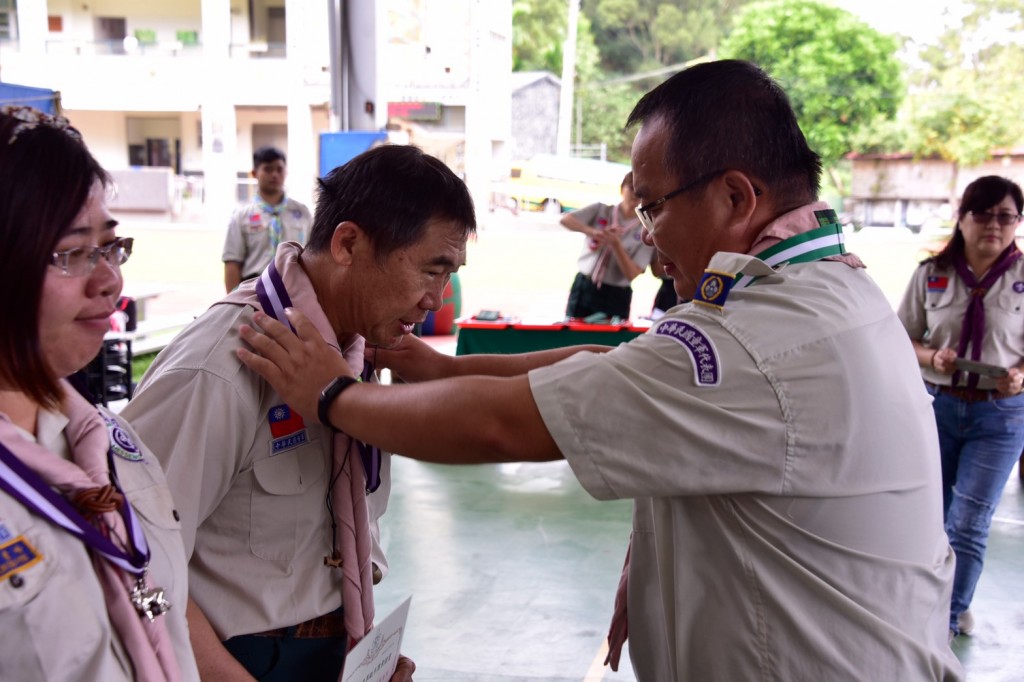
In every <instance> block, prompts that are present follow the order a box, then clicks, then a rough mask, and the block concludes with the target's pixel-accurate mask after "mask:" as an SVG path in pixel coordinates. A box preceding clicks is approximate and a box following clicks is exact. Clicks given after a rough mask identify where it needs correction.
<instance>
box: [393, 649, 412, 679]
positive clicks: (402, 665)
mask: <svg viewBox="0 0 1024 682" xmlns="http://www.w3.org/2000/svg"><path fill="white" fill-rule="evenodd" d="M414 672H416V664H415V663H413V661H412V659H411V658H409V657H408V656H402V655H401V654H399V656H398V665H397V666H396V667H395V672H394V674H393V675H392V676H391V682H412V674H413V673H414Z"/></svg>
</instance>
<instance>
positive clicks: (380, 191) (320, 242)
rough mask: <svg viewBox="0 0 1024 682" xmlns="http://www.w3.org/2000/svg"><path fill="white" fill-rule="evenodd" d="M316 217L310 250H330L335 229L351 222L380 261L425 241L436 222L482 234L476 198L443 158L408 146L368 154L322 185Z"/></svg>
mask: <svg viewBox="0 0 1024 682" xmlns="http://www.w3.org/2000/svg"><path fill="white" fill-rule="evenodd" d="M317 182H318V184H319V188H318V190H317V200H316V214H315V215H314V217H313V229H312V231H311V233H310V236H309V241H308V242H307V244H306V248H307V249H308V250H309V251H312V252H316V251H324V250H327V249H329V248H330V244H331V237H332V236H333V235H334V230H335V228H336V227H337V226H338V225H340V224H341V223H343V222H345V221H346V220H350V221H352V222H354V223H356V224H357V225H359V227H360V228H361V229H362V230H363V231H364V232H365V233H366V234H367V235H368V236H369V238H370V242H371V243H372V244H373V248H374V253H375V254H376V257H377V261H378V262H379V263H383V262H384V259H385V258H386V257H387V256H388V255H389V254H391V253H392V252H394V251H396V250H398V249H402V248H405V247H407V246H411V245H412V244H415V243H416V242H417V241H419V240H420V239H421V238H422V237H423V234H424V232H426V229H427V223H428V222H430V221H431V220H434V219H447V220H453V221H455V222H456V223H458V224H460V225H463V226H464V227H465V230H466V233H467V234H469V233H471V232H475V231H476V215H475V213H474V211H473V199H472V198H471V197H470V195H469V190H468V189H466V183H464V182H463V181H462V180H461V179H459V177H458V176H457V175H455V173H453V172H452V170H451V169H450V168H448V166H446V165H445V164H444V163H443V162H442V161H440V160H439V159H437V158H435V157H433V156H430V155H429V154H425V153H423V152H422V151H421V150H420V149H419V148H417V147H413V146H408V145H391V144H386V145H382V146H380V147H375V148H373V149H370V150H369V151H365V152H363V153H362V154H360V155H359V156H356V157H355V158H353V159H352V160H350V161H349V162H348V163H346V164H345V165H343V166H339V167H337V168H335V169H334V170H332V171H331V172H330V173H328V174H327V176H326V177H324V178H323V179H321V180H318V181H317Z"/></svg>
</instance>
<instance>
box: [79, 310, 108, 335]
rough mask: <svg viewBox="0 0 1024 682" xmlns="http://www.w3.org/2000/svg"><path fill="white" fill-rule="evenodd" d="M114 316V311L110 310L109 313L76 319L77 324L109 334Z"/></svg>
mask: <svg viewBox="0 0 1024 682" xmlns="http://www.w3.org/2000/svg"><path fill="white" fill-rule="evenodd" d="M113 314H114V311H113V310H110V311H109V312H105V313H97V314H95V315H83V316H82V317H76V318H75V322H78V323H80V324H83V325H85V326H87V327H91V328H94V329H97V330H103V331H104V332H107V331H110V316H111V315H113Z"/></svg>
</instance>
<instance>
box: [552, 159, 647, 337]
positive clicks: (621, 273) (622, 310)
mask: <svg viewBox="0 0 1024 682" xmlns="http://www.w3.org/2000/svg"><path fill="white" fill-rule="evenodd" d="M619 191H620V192H621V193H622V201H621V202H620V203H619V204H617V205H615V206H608V205H607V204H602V203H596V204H591V205H590V206H585V207H583V208H581V209H580V210H578V211H573V212H572V213H567V214H566V215H564V216H562V220H561V224H562V226H563V227H565V228H566V229H569V230H573V231H574V232H581V233H583V234H584V235H585V236H586V237H587V241H586V244H584V246H583V252H582V253H581V254H580V257H579V269H580V271H579V273H577V275H576V279H574V280H573V283H572V289H570V291H569V302H568V304H567V305H566V308H565V316H566V317H576V318H584V317H589V316H590V315H594V314H596V313H601V314H603V315H605V316H606V317H618V318H620V319H622V320H628V319H629V307H630V304H631V303H632V301H633V287H632V286H631V284H630V283H631V282H632V281H633V280H634V279H636V278H637V277H639V276H640V274H641V273H643V271H644V270H646V269H647V264H648V263H650V262H651V258H652V257H653V255H654V247H653V246H648V245H646V244H644V242H643V240H642V239H641V236H642V234H643V228H642V227H640V219H639V218H637V216H636V205H637V203H639V202H638V201H637V198H636V194H634V193H633V173H632V172H630V173H626V176H625V177H624V178H623V179H622V185H621V186H620V187H619Z"/></svg>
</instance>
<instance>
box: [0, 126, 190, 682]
mask: <svg viewBox="0 0 1024 682" xmlns="http://www.w3.org/2000/svg"><path fill="white" fill-rule="evenodd" d="M109 184H110V178H109V176H108V175H107V173H106V172H105V171H104V170H103V169H102V168H101V167H100V165H99V164H98V163H97V161H96V159H95V158H93V156H92V155H91V154H90V153H89V151H88V150H87V149H86V147H85V144H84V143H83V142H82V139H81V137H80V136H79V134H78V132H77V131H76V130H75V129H74V128H71V127H70V126H69V125H68V122H67V120H66V119H64V118H63V117H59V116H49V115H47V114H43V113H41V112H39V111H36V110H34V109H30V108H28V107H4V108H2V109H0V244H2V245H3V246H2V250H0V288H2V289H3V290H4V291H5V292H6V295H5V296H3V297H2V302H0V632H3V633H5V634H4V636H3V637H0V679H4V680H19V681H20V682H26V681H35V680H79V679H80V680H104V681H111V680H113V681H118V680H147V681H148V680H159V681H164V680H197V679H198V677H199V676H198V672H197V670H196V667H195V662H194V659H193V656H192V649H191V646H190V645H189V639H188V629H187V626H186V621H185V604H186V600H187V583H186V579H187V578H186V576H187V573H186V564H185V554H184V550H183V549H182V543H181V538H180V536H179V524H178V521H177V512H176V511H175V509H174V507H173V505H172V503H171V498H170V493H169V492H168V489H167V486H166V484H165V482H164V477H163V473H162V471H161V469H160V466H159V464H158V462H157V460H156V458H155V457H153V455H152V453H150V452H149V451H148V450H147V449H146V448H145V446H143V445H142V444H141V443H140V442H139V439H138V438H137V437H136V436H135V434H134V433H133V432H132V431H131V429H130V428H129V427H128V426H127V425H126V424H125V423H124V422H122V421H120V420H119V419H118V418H117V417H116V416H115V415H113V414H112V413H110V412H108V411H106V410H104V409H98V408H96V407H94V406H93V405H92V404H91V403H90V402H89V401H88V400H86V398H84V397H83V396H82V395H80V394H79V392H78V391H77V390H76V389H75V387H73V386H72V383H70V382H69V381H68V380H67V377H69V376H71V375H73V374H74V373H75V372H76V371H78V370H80V369H81V368H83V367H85V366H86V365H87V364H88V363H89V361H90V360H92V359H93V358H94V357H95V356H96V354H97V353H98V352H99V350H100V348H101V347H102V344H103V336H104V334H105V333H106V332H107V331H108V330H109V329H110V319H109V318H110V314H111V313H112V312H113V311H114V306H115V303H116V302H117V299H118V296H119V295H120V293H121V286H122V283H123V281H122V278H121V264H122V263H124V262H125V261H126V260H127V259H128V256H129V255H130V254H131V248H132V240H131V239H124V238H118V237H117V235H116V234H115V227H116V226H117V221H116V220H114V218H113V217H112V216H111V214H110V211H109V210H108V209H107V201H106V194H107V189H108V185H109Z"/></svg>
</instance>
